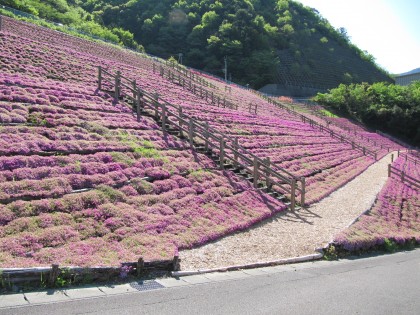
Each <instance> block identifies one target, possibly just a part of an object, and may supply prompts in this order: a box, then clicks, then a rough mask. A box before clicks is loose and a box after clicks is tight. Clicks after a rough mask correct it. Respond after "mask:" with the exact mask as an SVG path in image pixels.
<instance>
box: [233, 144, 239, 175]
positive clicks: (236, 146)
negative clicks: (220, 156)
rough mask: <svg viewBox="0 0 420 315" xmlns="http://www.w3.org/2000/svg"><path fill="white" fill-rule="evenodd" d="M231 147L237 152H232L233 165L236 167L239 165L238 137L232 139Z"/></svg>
mask: <svg viewBox="0 0 420 315" xmlns="http://www.w3.org/2000/svg"><path fill="white" fill-rule="evenodd" d="M233 149H234V150H235V151H237V152H235V151H234V152H233V167H234V168H235V169H236V168H238V165H239V159H238V151H239V143H238V138H235V139H234V140H233Z"/></svg>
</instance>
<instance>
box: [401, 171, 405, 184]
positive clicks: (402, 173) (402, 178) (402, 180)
mask: <svg viewBox="0 0 420 315" xmlns="http://www.w3.org/2000/svg"><path fill="white" fill-rule="evenodd" d="M404 175H405V174H404V172H403V171H401V182H403V183H404Z"/></svg>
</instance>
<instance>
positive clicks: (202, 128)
mask: <svg viewBox="0 0 420 315" xmlns="http://www.w3.org/2000/svg"><path fill="white" fill-rule="evenodd" d="M104 81H106V82H108V83H110V84H111V85H114V89H113V93H114V98H115V99H116V100H118V99H121V98H122V97H124V98H126V100H127V101H128V104H131V106H132V107H131V108H132V109H133V110H134V111H135V112H136V113H137V119H140V116H141V115H142V114H145V113H148V114H151V115H153V116H154V117H155V119H156V120H157V121H158V122H159V123H160V125H161V127H162V130H163V132H172V131H176V132H179V135H180V136H182V137H186V138H187V139H188V140H189V142H190V144H191V147H193V148H196V149H197V150H203V151H205V152H213V153H214V154H215V155H217V157H218V163H219V166H220V168H221V169H225V168H232V169H235V170H240V171H241V172H243V173H245V174H247V176H248V177H247V178H248V179H249V180H252V182H253V184H254V188H257V189H265V190H267V191H273V190H274V191H279V192H281V193H282V194H285V195H287V197H289V199H290V208H291V209H292V210H294V209H295V207H296V204H297V196H298V195H300V205H301V206H302V207H303V206H304V205H305V178H304V177H301V178H298V177H296V176H294V175H292V174H291V173H290V172H288V171H287V170H285V169H282V168H276V170H274V169H273V168H272V167H271V162H270V160H269V159H261V158H259V157H257V156H256V155H254V154H252V153H251V152H249V151H247V150H246V149H245V148H243V147H241V146H240V145H239V143H238V140H237V138H229V137H227V136H225V135H224V134H222V133H220V132H219V131H217V130H215V129H213V128H211V127H209V125H208V123H207V122H206V123H201V122H198V121H197V120H195V119H193V118H191V117H187V116H186V115H185V114H184V113H183V112H182V107H180V106H176V105H173V104H170V103H168V102H166V101H164V100H161V99H159V95H158V94H150V93H148V92H146V91H144V90H141V89H140V88H139V87H138V86H137V85H136V81H134V80H130V79H128V78H126V77H124V76H122V75H121V73H120V72H117V73H116V74H111V73H110V72H109V71H107V70H105V69H103V68H102V67H101V66H99V67H98V89H99V90H102V84H103V82H104Z"/></svg>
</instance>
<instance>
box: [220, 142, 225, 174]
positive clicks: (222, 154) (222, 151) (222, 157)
mask: <svg viewBox="0 0 420 315" xmlns="http://www.w3.org/2000/svg"><path fill="white" fill-rule="evenodd" d="M224 164H225V139H224V138H223V137H222V138H220V168H221V169H224V167H225V166H224Z"/></svg>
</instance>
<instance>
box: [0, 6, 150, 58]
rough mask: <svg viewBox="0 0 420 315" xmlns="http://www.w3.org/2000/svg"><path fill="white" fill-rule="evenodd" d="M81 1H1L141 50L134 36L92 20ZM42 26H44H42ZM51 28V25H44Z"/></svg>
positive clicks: (118, 28)
mask: <svg viewBox="0 0 420 315" xmlns="http://www.w3.org/2000/svg"><path fill="white" fill-rule="evenodd" d="M81 3H82V1H78V0H76V1H74V0H68V1H67V0H42V1H41V0H1V1H0V4H5V5H7V6H10V7H12V8H15V9H18V10H21V11H24V12H28V13H30V14H32V15H34V16H37V17H40V18H43V19H47V20H50V21H52V22H56V23H60V24H64V25H67V26H70V27H72V28H74V29H76V30H79V31H82V32H85V33H87V34H91V35H94V36H98V37H100V38H103V39H105V40H108V41H111V42H114V43H118V44H122V45H125V46H128V47H132V48H135V49H140V50H141V49H142V47H141V46H139V45H138V44H137V43H136V42H135V41H134V36H133V34H132V33H130V32H129V31H127V30H124V29H122V28H120V27H109V28H107V27H105V26H103V25H102V24H101V23H98V22H96V21H95V20H94V17H93V15H92V14H90V13H88V12H86V11H85V10H83V9H82V8H81V7H80V6H79V5H80V4H81ZM43 25H44V24H43ZM44 26H47V27H51V25H44Z"/></svg>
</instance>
